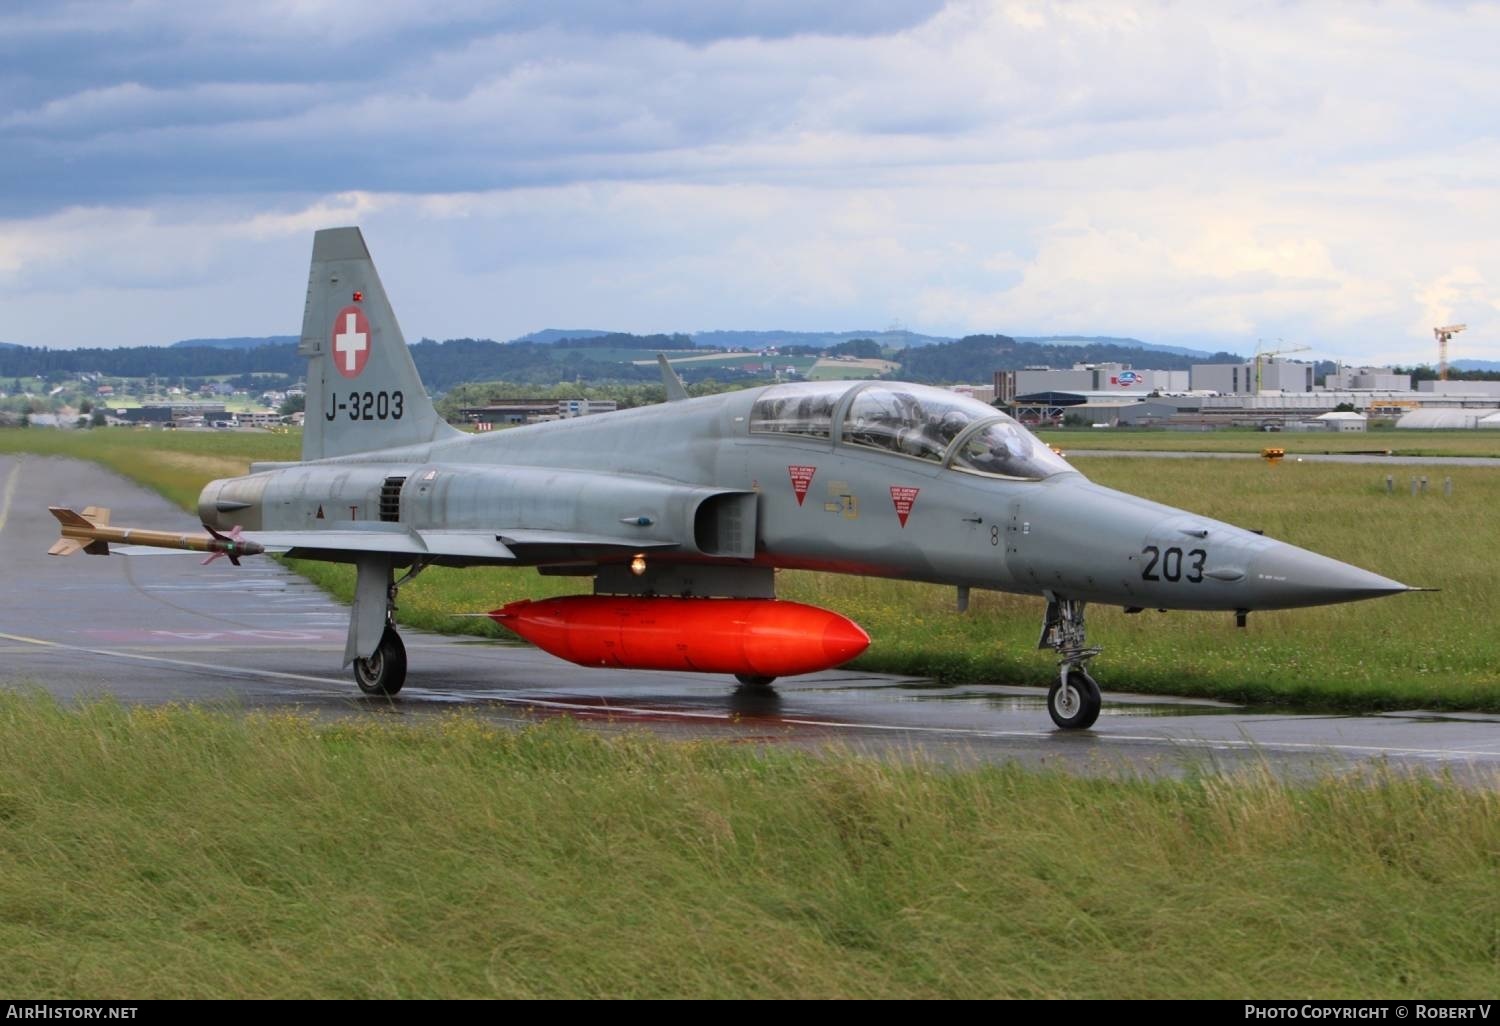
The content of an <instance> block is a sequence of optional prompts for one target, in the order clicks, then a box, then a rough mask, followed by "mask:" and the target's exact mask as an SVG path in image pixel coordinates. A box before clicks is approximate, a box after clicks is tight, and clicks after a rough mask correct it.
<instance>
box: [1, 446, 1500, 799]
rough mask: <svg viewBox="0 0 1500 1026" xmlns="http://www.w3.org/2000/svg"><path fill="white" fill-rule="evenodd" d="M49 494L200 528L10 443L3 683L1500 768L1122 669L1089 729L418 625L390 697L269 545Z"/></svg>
mask: <svg viewBox="0 0 1500 1026" xmlns="http://www.w3.org/2000/svg"><path fill="white" fill-rule="evenodd" d="M48 505H69V506H72V507H73V508H75V509H81V508H83V507H84V506H86V505H102V506H108V507H110V508H111V510H112V511H113V521H114V522H115V523H117V524H123V525H130V526H147V527H157V528H163V529H170V530H193V529H195V528H196V527H197V525H196V524H195V523H194V521H193V518H192V517H190V516H189V515H187V514H185V513H183V512H182V511H181V510H179V509H176V508H175V507H173V506H171V505H170V504H168V503H167V502H166V501H165V500H163V499H161V498H160V497H159V496H157V495H155V494H154V493H151V492H148V491H146V490H144V489H142V488H140V487H138V486H136V485H134V484H132V483H130V482H128V481H126V480H124V479H123V478H120V477H118V476H117V475H114V474H112V473H110V472H109V471H106V470H104V469H102V468H100V467H97V466H94V465H92V464H87V463H80V462H77V461H72V460H60V459H53V458H40V457H25V458H22V459H17V458H15V457H11V456H0V566H3V567H4V570H3V573H4V587H3V588H0V686H4V687H8V688H12V689H20V688H40V689H42V690H44V691H46V692H48V693H51V694H53V695H55V696H57V697H59V698H61V699H64V700H69V701H71V700H76V699H82V698H89V697H96V696H113V697H115V698H117V699H119V700H121V701H125V702H138V703H148V704H157V703H166V702H194V703H199V704H204V705H212V706H221V707H226V708H230V709H237V710H269V709H275V710H298V711H302V712H306V713H309V714H312V715H318V716H337V717H365V716H369V717H397V718H420V717H423V716H428V715H433V714H440V713H445V712H449V711H452V710H454V709H460V708H461V709H465V710H469V711H471V712H473V713H475V714H477V715H481V716H485V717H487V718H490V719H492V720H495V721H498V722H503V723H513V724H525V723H531V722H536V721H537V720H540V719H544V718H547V717H554V716H563V715H565V716H569V717H572V718H573V719H575V720H577V721H579V722H581V723H584V724H588V725H590V726H592V727H594V728H596V729H600V730H606V731H620V730H648V731H651V732H654V733H658V734H661V735H663V736H666V737H669V738H711V739H720V740H728V741H742V742H753V743H767V744H779V745H793V746H799V747H804V746H805V747H820V746H826V745H829V744H836V745H840V746H845V747H850V748H854V749H857V750H861V751H873V752H878V753H882V754H889V753H896V754H905V753H914V754H916V755H918V756H920V757H927V758H934V759H937V760H941V761H944V762H953V761H957V762H969V761H991V762H1003V761H1011V760H1015V761H1019V762H1022V763H1025V764H1027V765H1033V766H1047V767H1059V768H1066V769H1069V770H1072V771H1076V772H1089V773H1114V774H1119V773H1124V774H1132V775H1134V774H1141V775H1160V774H1169V775H1176V774H1181V773H1187V772H1202V771H1205V770H1214V769H1224V768H1236V767H1240V766H1244V765H1247V764H1262V763H1263V764H1265V765H1268V766H1270V767H1272V768H1273V769H1274V770H1275V771H1276V772H1278V773H1282V774H1286V775H1301V774H1306V773H1318V772H1328V771H1333V772H1340V773H1342V772H1351V771H1358V770H1359V769H1361V768H1363V767H1368V766H1372V765H1377V764H1380V763H1389V764H1392V765H1396V766H1399V767H1409V768H1415V769H1420V770H1423V771H1434V772H1451V773H1453V774H1455V775H1456V776H1458V777H1460V778H1462V779H1466V780H1472V781H1477V782H1480V783H1483V784H1485V785H1487V786H1488V785H1494V784H1497V783H1500V716H1494V715H1480V714H1435V713H1424V712H1409V713H1388V714H1382V715H1377V716H1342V715H1309V714H1298V713H1293V712H1268V711H1264V710H1258V711H1254V712H1250V711H1247V710H1245V709H1242V708H1240V707H1237V706H1232V705H1226V704H1223V703H1216V702H1207V701H1197V700H1187V699H1178V698H1168V697H1151V696H1139V695H1118V694H1110V693H1109V692H1108V690H1107V688H1108V667H1107V662H1106V663H1104V664H1102V665H1101V666H1100V669H1101V671H1103V672H1101V673H1100V676H1101V678H1103V680H1104V683H1105V686H1106V693H1105V703H1104V709H1103V712H1102V714H1101V716H1100V718H1099V721H1098V723H1097V724H1096V725H1095V726H1094V728H1093V729H1091V730H1087V731H1076V732H1062V731H1057V730H1054V729H1053V728H1052V723H1051V721H1050V720H1049V719H1048V716H1047V712H1046V708H1045V705H1044V699H1045V692H1044V691H1043V690H1042V689H1040V688H1030V687H1003V686H987V685H986V686H980V685H969V686H951V687H950V686H937V685H934V684H933V683H932V682H930V681H924V680H921V679H917V678H909V677H898V676H889V675H880V674H866V673H858V672H853V671H829V672H826V673H818V674H811V675H808V676H805V677H798V678H795V679H790V680H783V681H780V682H778V684H777V687H776V689H775V690H774V691H772V692H765V691H757V690H750V689H745V688H738V687H736V686H735V685H734V683H733V681H729V680H726V678H724V677H721V676H714V675H705V674H691V673H658V672H649V671H610V670H589V669H582V668H579V667H576V666H573V665H572V664H570V663H566V662H563V661H561V660H559V659H556V658H553V657H552V656H549V655H546V654H545V653H542V652H540V651H538V650H536V649H534V648H531V647H529V646H524V645H520V644H506V643H501V642H494V641H483V640H475V639H464V638H451V637H444V636H440V635H434V634H427V633H424V632H419V631H409V630H408V631H403V636H404V638H405V640H406V646H407V652H408V659H409V664H410V671H409V675H408V677H407V686H406V688H405V689H404V690H403V691H402V692H401V694H400V695H399V696H397V697H396V698H395V699H394V700H387V699H373V698H367V697H365V696H363V695H362V694H360V692H359V691H358V689H357V688H356V687H355V685H354V683H353V681H352V679H351V678H350V677H349V675H348V674H347V673H346V672H345V671H344V670H343V669H341V668H340V666H339V663H340V661H341V658H342V652H343V644H344V633H345V629H346V626H347V616H348V613H347V609H346V608H345V607H344V606H342V605H340V604H339V603H337V602H334V601H333V600H331V599H329V598H328V597H327V596H326V595H324V594H323V593H322V592H321V591H319V590H318V589H317V588H315V587H313V586H312V585H310V584H309V583H307V582H306V581H304V580H303V579H302V578H300V577H298V576H297V575H295V574H293V573H291V572H289V571H287V570H285V569H283V568H282V567H280V566H279V565H277V564H276V563H274V562H273V561H271V560H269V559H263V558H252V559H247V560H246V561H245V565H244V566H242V567H239V568H236V567H234V566H232V565H230V564H229V563H228V562H227V561H226V560H218V561H216V562H215V563H213V564H212V565H210V566H200V565H199V557H198V556H195V555H193V554H186V553H171V554H164V555H160V556H141V557H126V556H110V557H107V558H106V557H91V556H85V555H82V554H80V555H76V556H72V557H69V558H67V559H63V558H59V557H52V556H48V555H46V551H47V548H48V547H49V546H50V545H51V544H52V542H53V541H54V540H55V539H56V537H57V527H56V521H55V520H53V518H52V517H51V516H50V515H49V514H48V513H47V506H48ZM413 587H420V584H417V585H414V586H413ZM455 612H477V611H476V610H461V611H460V610H456V611H455ZM1106 658H1107V657H1106Z"/></svg>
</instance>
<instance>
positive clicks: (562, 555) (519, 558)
mask: <svg viewBox="0 0 1500 1026" xmlns="http://www.w3.org/2000/svg"><path fill="white" fill-rule="evenodd" d="M244 537H245V539H246V540H247V541H253V542H256V543H258V544H260V545H263V546H265V547H266V549H268V550H270V551H278V552H285V553H287V554H288V555H290V556H292V557H293V558H297V557H299V556H302V555H309V554H311V553H314V552H318V553H329V552H347V553H350V554H359V553H384V554H386V555H393V556H410V557H412V558H415V559H441V560H444V561H453V562H467V561H471V560H472V561H475V562H484V563H518V564H532V563H537V562H552V561H587V560H594V559H599V558H608V557H616V558H618V557H621V556H628V555H629V554H631V553H633V552H640V551H643V550H655V549H663V548H676V547H677V545H676V544H675V543H673V542H642V541H640V540H632V539H625V538H611V537H608V536H605V535H592V534H577V533H573V532H568V531H525V530H522V531H448V530H429V531H417V530H412V529H409V528H403V527H399V526H398V525H394V524H392V525H390V526H389V527H384V526H382V527H381V528H376V527H374V526H373V525H372V526H371V527H368V528H361V529H358V530H339V529H334V530H314V531H246V532H245V533H244Z"/></svg>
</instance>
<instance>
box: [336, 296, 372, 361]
mask: <svg viewBox="0 0 1500 1026" xmlns="http://www.w3.org/2000/svg"><path fill="white" fill-rule="evenodd" d="M369 358H370V321H369V319H368V318H367V317H365V312H364V311H363V310H361V309H360V308H359V307H357V306H346V307H344V308H343V309H342V310H340V311H339V312H338V315H337V316H336V317H334V319H333V366H334V367H335V368H336V369H337V370H338V372H339V373H340V374H342V375H343V376H344V377H346V378H357V377H359V375H360V372H361V371H363V370H364V369H365V363H366V361H368V360H369Z"/></svg>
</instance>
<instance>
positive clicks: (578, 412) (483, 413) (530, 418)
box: [458, 399, 620, 424]
mask: <svg viewBox="0 0 1500 1026" xmlns="http://www.w3.org/2000/svg"><path fill="white" fill-rule="evenodd" d="M619 405H620V404H619V403H617V402H616V401H615V400H613V399H496V400H495V401H494V402H491V403H486V404H485V405H483V406H465V407H463V408H462V409H460V410H459V411H458V412H459V417H460V419H462V420H463V421H464V422H465V423H470V424H540V423H543V422H544V421H549V420H566V419H568V418H570V417H586V416H590V415H592V414H595V413H613V412H614V411H615V410H616V409H618V408H619Z"/></svg>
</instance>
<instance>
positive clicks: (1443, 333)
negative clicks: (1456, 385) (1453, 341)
mask: <svg viewBox="0 0 1500 1026" xmlns="http://www.w3.org/2000/svg"><path fill="white" fill-rule="evenodd" d="M1467 327H1468V325H1467V324H1449V325H1446V326H1444V327H1441V328H1433V329H1432V336H1433V338H1435V339H1437V344H1438V380H1439V381H1447V380H1448V340H1449V339H1450V338H1452V337H1453V336H1454V335H1457V334H1458V333H1459V332H1460V331H1463V330H1464V329H1465V328H1467Z"/></svg>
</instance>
